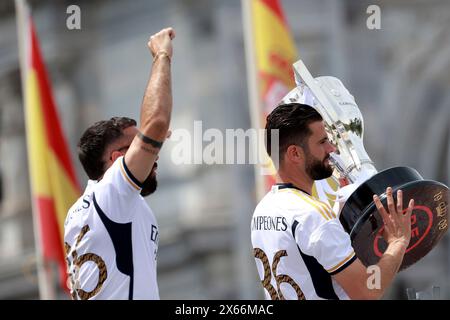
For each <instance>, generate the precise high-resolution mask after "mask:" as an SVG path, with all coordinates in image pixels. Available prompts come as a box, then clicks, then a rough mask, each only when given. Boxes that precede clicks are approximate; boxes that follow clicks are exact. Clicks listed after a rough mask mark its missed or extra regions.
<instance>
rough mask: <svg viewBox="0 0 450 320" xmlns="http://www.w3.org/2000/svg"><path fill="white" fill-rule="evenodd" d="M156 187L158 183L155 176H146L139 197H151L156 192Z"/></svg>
mask: <svg viewBox="0 0 450 320" xmlns="http://www.w3.org/2000/svg"><path fill="white" fill-rule="evenodd" d="M157 186H158V182H157V181H156V175H153V176H152V174H151V173H150V176H148V177H147V179H145V181H144V183H143V184H142V190H141V196H143V197H147V196H149V195H151V194H152V193H153V192H155V191H156V188H157Z"/></svg>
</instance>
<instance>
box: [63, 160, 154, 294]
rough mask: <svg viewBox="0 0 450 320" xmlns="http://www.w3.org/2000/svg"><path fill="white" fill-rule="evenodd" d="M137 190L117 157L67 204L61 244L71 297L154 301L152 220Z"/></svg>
mask: <svg viewBox="0 0 450 320" xmlns="http://www.w3.org/2000/svg"><path fill="white" fill-rule="evenodd" d="M140 191H141V184H140V183H139V181H138V180H137V179H135V178H134V177H133V175H132V174H131V172H130V171H129V170H128V168H127V166H126V164H125V161H124V158H123V157H120V158H118V159H117V160H116V161H115V162H114V164H113V165H112V166H111V167H110V168H109V169H108V170H107V171H106V172H105V175H104V176H103V178H102V179H101V180H100V181H99V182H97V181H92V180H91V181H89V182H88V186H87V187H86V190H85V192H84V194H83V195H82V196H81V197H80V198H79V199H78V201H77V202H76V203H75V204H74V205H73V206H72V207H71V208H70V210H69V212H68V214H67V217H66V221H65V224H64V228H65V232H64V242H65V249H66V259H67V263H68V266H69V279H70V282H71V294H72V297H73V298H74V299H82V300H87V299H159V292H158V284H157V281H156V254H157V250H158V239H159V236H158V224H157V222H156V219H155V216H154V215H153V212H152V211H151V209H150V208H149V206H148V205H147V203H146V202H145V200H144V198H143V197H142V196H141V195H140Z"/></svg>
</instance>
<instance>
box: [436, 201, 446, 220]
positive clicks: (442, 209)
mask: <svg viewBox="0 0 450 320" xmlns="http://www.w3.org/2000/svg"><path fill="white" fill-rule="evenodd" d="M436 212H437V216H438V217H439V218H442V217H444V216H446V215H447V206H446V204H445V202H441V203H439V204H438V206H437V207H436Z"/></svg>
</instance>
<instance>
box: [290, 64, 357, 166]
mask: <svg viewBox="0 0 450 320" xmlns="http://www.w3.org/2000/svg"><path fill="white" fill-rule="evenodd" d="M293 66H294V74H295V82H296V83H297V84H298V83H300V82H301V81H303V83H304V84H305V85H306V86H307V87H308V88H309V89H310V90H311V92H312V93H313V95H314V96H315V97H316V99H317V100H318V101H319V102H320V103H321V104H322V106H323V108H321V107H318V106H317V105H314V106H312V107H313V108H314V109H316V110H317V111H318V112H319V113H320V114H321V116H322V117H323V118H324V120H325V122H326V123H333V124H334V127H335V129H336V131H337V137H336V140H338V139H340V141H341V142H343V143H344V145H345V147H346V148H347V150H348V152H349V154H350V156H351V158H352V161H353V164H354V166H355V168H356V170H360V169H361V161H360V159H359V157H358V155H357V154H356V150H355V148H354V146H353V144H352V142H351V140H350V139H349V136H348V132H347V130H346V129H345V127H344V124H343V123H342V122H341V121H339V120H338V121H336V119H342V118H343V115H342V112H341V110H340V109H339V108H334V107H333V105H332V104H331V103H330V101H329V100H328V97H327V96H326V95H325V94H324V93H323V91H322V90H321V88H320V87H319V84H318V82H317V81H316V80H315V79H314V78H313V76H312V75H311V73H310V72H309V70H308V68H306V66H305V64H304V63H303V61H302V60H298V61H297V62H295V63H294V65H293ZM330 131H331V130H330ZM331 133H332V134H333V135H336V133H335V131H334V130H333V131H331ZM336 165H338V166H339V163H336ZM339 169H341V168H339ZM342 169H343V170H345V168H342Z"/></svg>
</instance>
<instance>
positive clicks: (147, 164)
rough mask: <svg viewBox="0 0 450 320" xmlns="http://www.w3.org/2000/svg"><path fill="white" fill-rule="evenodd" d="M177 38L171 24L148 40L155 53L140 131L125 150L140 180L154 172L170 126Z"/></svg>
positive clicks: (128, 160)
mask: <svg viewBox="0 0 450 320" xmlns="http://www.w3.org/2000/svg"><path fill="white" fill-rule="evenodd" d="M174 38H175V32H174V30H173V29H172V28H167V29H163V30H161V31H160V32H158V33H156V34H154V35H153V36H151V37H150V40H149V42H148V44H147V46H148V47H149V49H150V52H151V54H152V56H153V65H152V71H151V74H150V80H149V82H148V84H147V88H146V89H145V93H144V98H143V100H142V106H141V116H140V126H139V129H138V130H139V132H138V133H137V135H136V137H135V138H134V140H133V142H132V143H131V145H130V148H129V149H128V151H127V153H126V154H125V163H126V164H127V167H128V169H129V170H130V171H131V173H132V174H133V176H134V177H135V178H136V179H138V180H139V181H140V182H143V181H144V180H145V179H146V178H147V177H148V175H149V174H150V171H151V170H152V167H153V164H154V163H155V161H156V159H157V157H158V153H159V151H160V149H161V147H162V144H163V142H164V140H165V139H166V137H167V134H168V130H169V124H170V116H171V112H172V86H171V70H170V68H171V66H170V65H171V59H172V40H173V39H174Z"/></svg>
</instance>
